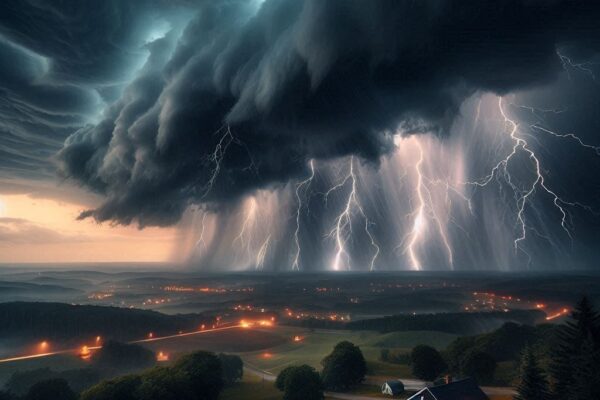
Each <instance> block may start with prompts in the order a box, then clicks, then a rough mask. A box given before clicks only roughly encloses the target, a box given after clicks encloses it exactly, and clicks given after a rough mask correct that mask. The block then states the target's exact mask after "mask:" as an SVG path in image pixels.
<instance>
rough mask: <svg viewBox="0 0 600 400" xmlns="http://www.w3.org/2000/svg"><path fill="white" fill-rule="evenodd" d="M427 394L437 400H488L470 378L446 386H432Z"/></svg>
mask: <svg viewBox="0 0 600 400" xmlns="http://www.w3.org/2000/svg"><path fill="white" fill-rule="evenodd" d="M429 392H431V394H432V395H433V396H434V397H435V398H436V399H437V400H489V398H488V397H487V396H486V394H485V393H483V391H482V390H481V389H480V388H479V386H477V383H475V381H474V380H473V379H471V378H467V379H463V380H460V381H456V382H452V383H449V384H447V385H440V386H433V387H430V388H429Z"/></svg>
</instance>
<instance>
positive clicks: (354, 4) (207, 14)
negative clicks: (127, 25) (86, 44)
mask: <svg viewBox="0 0 600 400" xmlns="http://www.w3.org/2000/svg"><path fill="white" fill-rule="evenodd" d="M598 17H600V7H598V6H597V5H595V4H594V2H580V1H552V2H547V1H512V2H479V1H474V2H465V1H424V2H414V1H368V2H365V1H297V0H287V1H285V0H284V1H281V0H280V1H266V2H264V3H262V4H260V2H256V1H233V2H232V1H227V2H218V1H217V2H206V3H205V4H204V5H202V6H200V9H199V10H198V11H197V14H196V16H194V17H193V19H192V20H191V21H190V22H189V23H188V24H187V26H186V27H185V29H184V30H183V32H182V33H181V35H180V36H179V37H177V36H178V35H177V33H178V32H174V31H170V32H168V33H166V34H165V37H164V38H161V39H158V40H156V41H154V42H152V43H150V44H148V47H149V49H150V51H151V55H150V57H149V59H148V61H147V62H146V65H145V66H144V67H143V68H142V69H141V70H140V71H139V73H138V75H137V77H136V78H135V80H134V81H133V83H132V84H130V85H129V86H128V87H127V88H126V89H125V91H124V93H123V95H122V96H121V98H120V99H119V100H118V101H117V102H115V103H114V104H112V105H111V106H110V107H109V108H108V110H107V111H106V113H105V116H104V118H103V119H102V121H101V122H99V123H98V124H97V125H94V126H88V127H85V128H82V129H81V130H80V131H78V132H77V133H75V134H74V135H72V136H71V137H69V138H68V139H67V141H66V143H65V147H64V149H63V150H62V151H61V152H60V155H59V159H60V161H61V169H62V171H63V172H64V173H65V175H66V176H69V177H72V178H75V179H77V180H79V181H81V182H82V183H83V184H85V185H87V186H89V187H91V188H93V189H95V190H97V191H100V192H101V193H104V194H106V196H107V201H106V203H105V204H104V205H103V206H101V207H100V208H98V209H96V210H91V211H89V212H86V213H85V214H84V216H88V215H91V216H94V217H95V218H96V219H98V220H100V221H104V220H115V221H119V222H123V223H129V222H131V221H132V220H134V219H137V220H138V221H139V223H140V224H141V225H167V224H172V223H175V222H177V221H178V220H179V218H180V217H181V214H182V212H183V211H184V210H185V208H186V207H187V206H188V205H189V204H190V203H191V202H192V203H193V202H207V201H211V202H223V201H230V200H232V199H236V198H238V197H239V196H241V195H243V194H245V193H247V192H248V191H250V190H254V189H258V188H264V187H268V186H269V185H273V184H278V183H282V182H286V181H287V180H288V179H290V178H294V177H298V176H302V175H305V174H306V173H307V161H308V160H309V159H313V158H316V159H328V158H333V157H338V156H343V155H349V154H356V155H358V156H360V157H362V158H365V159H368V160H373V161H376V160H377V159H378V158H379V157H380V156H381V155H382V154H384V153H386V152H387V151H389V150H390V149H391V148H392V144H393V143H392V140H391V136H392V134H393V133H395V132H396V131H397V130H398V129H402V130H403V131H404V132H406V133H413V132H415V133H416V132H428V131H436V132H439V133H440V134H443V133H444V132H445V131H446V130H447V128H448V127H449V124H450V123H451V122H452V120H453V118H454V116H455V115H456V112H457V110H458V107H459V105H460V104H461V102H462V101H463V100H464V99H465V98H466V97H468V96H469V95H471V94H472V93H473V92H475V91H477V90H483V91H493V92H496V93H506V92H508V91H511V90H515V89H520V88H524V87H529V86H533V85H536V84H541V83H544V82H548V81H549V80H551V79H553V78H554V77H555V75H556V73H557V72H558V71H559V70H561V62H560V58H559V57H557V51H559V50H560V47H561V46H578V48H579V47H580V46H585V49H586V50H589V51H594V50H596V47H597V45H598V42H597V40H598V38H599V34H598V33H599V32H598V31H599V30H600V27H599V26H598V24H597V21H598ZM108 31H109V32H110V30H108Z"/></svg>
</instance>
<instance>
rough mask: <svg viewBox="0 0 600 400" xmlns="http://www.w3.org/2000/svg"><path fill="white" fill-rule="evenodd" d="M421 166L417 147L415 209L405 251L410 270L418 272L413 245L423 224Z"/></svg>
mask: <svg viewBox="0 0 600 400" xmlns="http://www.w3.org/2000/svg"><path fill="white" fill-rule="evenodd" d="M422 164H423V149H422V148H421V145H419V160H418V161H417V163H416V164H415V170H416V172H417V190H416V192H417V202H418V205H417V209H416V210H415V211H414V213H413V214H414V220H413V223H412V229H411V231H410V233H409V239H408V246H407V247H406V251H407V252H408V257H409V258H410V262H411V269H413V270H417V271H420V270H421V268H422V265H421V261H420V260H419V257H418V256H417V253H416V251H415V245H416V244H417V242H418V241H419V239H420V237H421V234H422V232H423V229H424V224H425V197H424V196H423V175H422V173H421V165H422Z"/></svg>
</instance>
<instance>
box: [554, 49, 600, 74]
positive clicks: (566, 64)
mask: <svg viewBox="0 0 600 400" xmlns="http://www.w3.org/2000/svg"><path fill="white" fill-rule="evenodd" d="M556 55H558V57H559V58H560V62H561V63H562V66H563V69H564V70H565V72H566V73H567V78H569V80H570V79H571V72H570V69H575V70H578V71H581V72H583V73H585V74H588V75H589V76H590V77H591V78H592V80H594V81H595V80H596V75H595V74H594V71H593V70H592V68H591V67H592V66H593V65H596V64H597V63H594V62H590V61H587V62H582V63H576V62H573V61H572V60H571V59H570V58H569V57H567V56H565V55H564V54H561V53H560V52H559V51H558V50H557V51H556Z"/></svg>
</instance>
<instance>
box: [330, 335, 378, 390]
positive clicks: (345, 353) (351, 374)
mask: <svg viewBox="0 0 600 400" xmlns="http://www.w3.org/2000/svg"><path fill="white" fill-rule="evenodd" d="M321 365H323V372H322V377H323V383H324V385H325V387H326V388H329V389H334V390H345V389H347V388H348V387H350V386H352V385H356V384H358V383H360V382H362V381H363V379H364V378H365V374H366V373H367V363H366V362H365V358H364V357H363V354H362V352H361V351H360V348H359V347H358V346H355V345H354V344H352V343H350V342H348V341H343V342H340V343H338V344H337V345H336V346H335V347H334V348H333V351H332V352H331V354H329V355H328V356H327V357H325V358H324V359H323V360H322V361H321Z"/></svg>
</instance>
